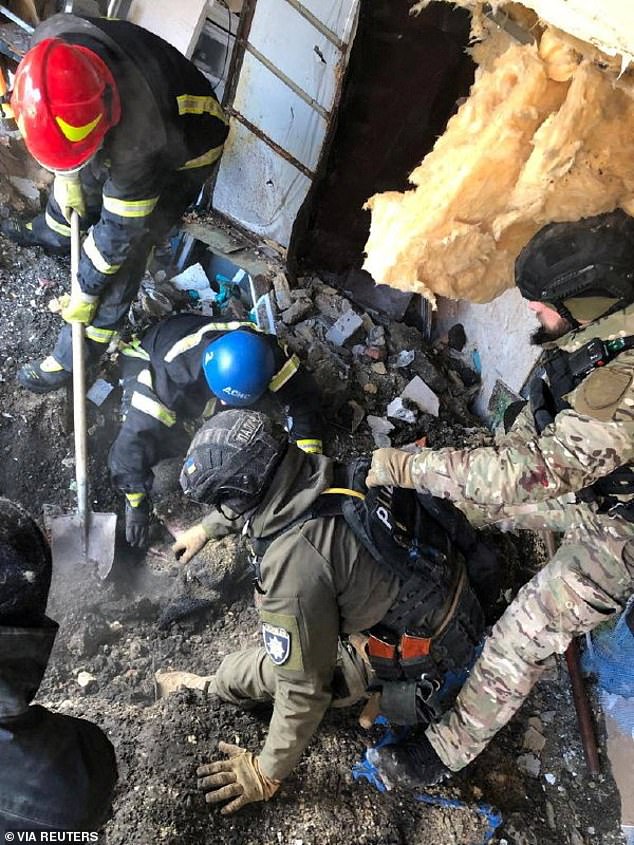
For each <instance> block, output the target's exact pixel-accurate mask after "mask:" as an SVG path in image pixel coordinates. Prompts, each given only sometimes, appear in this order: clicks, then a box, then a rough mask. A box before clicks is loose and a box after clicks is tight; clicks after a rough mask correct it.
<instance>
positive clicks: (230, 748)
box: [196, 742, 281, 816]
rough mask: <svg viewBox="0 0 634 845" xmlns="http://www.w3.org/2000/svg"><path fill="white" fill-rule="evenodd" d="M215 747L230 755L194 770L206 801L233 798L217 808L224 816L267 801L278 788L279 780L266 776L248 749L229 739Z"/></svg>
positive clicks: (210, 802)
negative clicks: (248, 805)
mask: <svg viewBox="0 0 634 845" xmlns="http://www.w3.org/2000/svg"><path fill="white" fill-rule="evenodd" d="M218 751H220V753H221V754H226V755H227V756H228V757H229V759H228V760H217V761H216V762H215V763H207V764H206V765H204V766H199V767H198V769H197V771H196V774H197V775H198V788H199V789H202V790H203V791H204V792H205V793H206V795H205V801H206V802H207V803H208V804H218V803H220V802H221V801H228V800H229V799H230V798H232V799H233V800H232V801H231V802H230V803H228V804H226V805H225V806H224V807H223V808H222V810H221V811H220V812H221V814H222V815H223V816H229V815H231V814H232V813H235V812H237V811H238V810H241V809H242V808H243V807H245V806H246V805H247V804H253V803H254V802H255V801H268V800H270V799H271V798H272V797H273V796H274V795H275V793H276V792H277V790H278V789H279V788H280V783H281V781H279V780H273V779H272V778H269V777H267V776H266V775H265V774H264V772H263V771H262V770H261V769H260V763H259V760H258V758H257V757H256V756H255V755H254V754H252V753H251V751H245V749H244V748H240V746H239V745H231V744H230V743H228V742H219V743H218Z"/></svg>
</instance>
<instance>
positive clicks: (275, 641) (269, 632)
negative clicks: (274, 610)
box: [262, 622, 291, 666]
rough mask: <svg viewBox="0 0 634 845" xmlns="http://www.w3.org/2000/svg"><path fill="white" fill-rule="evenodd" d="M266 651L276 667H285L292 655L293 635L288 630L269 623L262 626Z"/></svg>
mask: <svg viewBox="0 0 634 845" xmlns="http://www.w3.org/2000/svg"><path fill="white" fill-rule="evenodd" d="M262 639H263V640H264V649H265V651H266V653H267V654H268V656H269V657H270V658H271V660H272V661H273V663H275V665H276V666H283V665H284V664H285V663H286V661H287V660H288V658H289V657H290V653H291V634H290V631H287V630H286V628H279V627H277V626H275V625H271V624H270V623H269V622H264V623H263V624H262Z"/></svg>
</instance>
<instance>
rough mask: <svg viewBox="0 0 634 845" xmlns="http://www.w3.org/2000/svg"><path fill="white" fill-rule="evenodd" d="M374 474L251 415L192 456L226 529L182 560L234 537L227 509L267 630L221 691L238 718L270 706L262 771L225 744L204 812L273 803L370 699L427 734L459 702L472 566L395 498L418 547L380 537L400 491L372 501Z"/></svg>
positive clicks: (472, 611) (196, 542) (443, 533)
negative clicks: (307, 448) (247, 555)
mask: <svg viewBox="0 0 634 845" xmlns="http://www.w3.org/2000/svg"><path fill="white" fill-rule="evenodd" d="M366 467H367V464H364V465H363V467H362V468H361V467H357V469H359V470H360V471H359V472H357V473H354V471H353V469H351V467H350V466H349V465H342V464H337V463H336V462H335V461H333V460H331V459H329V458H327V457H324V456H322V455H317V454H306V453H304V452H302V451H301V450H299V449H297V448H296V447H295V446H294V445H293V444H289V443H288V442H287V438H286V436H285V434H284V432H282V431H281V430H277V429H276V427H275V426H274V425H273V423H272V422H271V421H270V420H269V419H268V418H267V417H266V416H264V415H263V414H260V413H257V412H254V411H237V410H232V411H225V412H223V413H220V414H218V415H217V416H215V417H214V418H213V419H211V420H209V421H208V422H207V423H205V425H204V426H203V427H202V428H201V429H200V431H199V432H198V434H197V435H196V436H195V438H194V440H193V441H192V445H191V447H190V450H189V453H188V457H187V459H186V462H185V465H184V467H183V472H182V475H181V484H182V486H183V489H184V490H185V492H186V493H187V494H189V495H191V496H192V498H194V499H196V500H198V501H202V502H205V503H208V504H211V505H213V506H214V507H216V508H218V509H219V510H220V511H221V512H222V515H219V514H218V513H217V512H212V513H210V514H209V515H208V517H206V518H205V520H203V523H202V524H201V525H198V526H194V527H193V528H191V529H190V530H189V531H187V532H185V534H183V535H182V537H181V538H180V539H179V540H178V541H177V543H176V544H175V546H174V550H175V552H176V553H177V554H178V553H181V554H182V557H181V560H182V561H184V562H186V561H187V560H189V559H190V558H191V557H192V556H193V555H194V554H195V553H196V552H197V551H199V550H200V549H201V548H202V546H203V545H204V544H205V542H206V540H207V539H208V538H209V537H212V536H217V530H218V528H219V526H220V527H221V530H222V531H223V532H224V531H226V526H227V519H226V516H227V514H226V510H227V509H229V510H230V511H231V515H232V516H233V517H234V518H235V520H234V525H235V528H236V530H237V529H238V528H242V527H243V526H244V529H243V530H244V531H245V533H246V535H247V536H248V537H249V538H250V543H251V545H252V549H253V552H254V569H255V575H256V577H257V594H256V602H257V605H258V610H259V613H260V617H261V619H262V636H263V645H262V646H260V647H253V648H249V649H246V650H243V651H240V652H236V653H234V654H231V655H229V656H228V657H226V658H225V660H224V661H223V663H222V664H221V666H220V669H219V671H218V673H217V675H216V677H215V684H214V689H215V692H216V693H217V694H218V695H219V696H220V697H221V698H223V699H224V700H226V701H229V702H232V703H235V704H246V703H248V702H266V701H272V702H273V715H272V718H271V722H270V726H269V732H268V736H267V739H266V742H265V744H264V748H263V749H262V750H261V752H260V754H259V755H258V756H257V757H255V756H253V755H252V754H251V753H250V752H247V751H244V750H242V749H240V748H238V747H236V746H228V745H226V744H224V743H221V745H220V750H221V751H225V752H226V753H227V754H229V759H228V760H225V761H219V762H215V763H211V764H209V765H207V766H203V767H202V768H201V770H199V774H200V775H201V776H202V780H201V781H200V785H201V787H202V788H203V789H204V790H205V791H207V792H208V794H207V801H209V802H210V803H216V802H220V801H224V800H226V799H233V800H232V801H231V803H230V804H228V805H227V806H226V807H225V808H224V809H223V813H231V812H235V811H236V810H238V809H240V808H241V807H242V806H244V805H245V804H248V803H250V802H253V801H261V800H268V799H269V798H271V797H272V796H273V795H274V794H275V792H276V791H277V789H278V788H279V786H280V784H281V782H282V781H283V780H284V778H285V777H286V776H287V775H288V774H289V773H290V772H291V771H292V769H293V768H294V766H295V765H296V763H297V761H298V760H299V758H300V757H301V754H302V752H303V751H304V749H305V748H306V746H307V745H308V743H309V741H310V739H311V737H312V736H313V734H314V732H315V731H316V729H317V727H318V725H319V723H320V721H321V719H322V717H323V716H324V713H325V711H326V710H327V708H328V707H329V706H331V705H335V706H337V705H338V706H343V705H347V704H353V703H355V702H356V701H360V700H361V699H363V698H364V697H365V696H366V695H367V693H368V690H376V691H377V692H381V698H380V701H379V702H378V703H379V707H380V709H381V710H382V712H384V713H385V714H386V715H387V716H388V718H391V719H392V720H393V721H395V722H397V723H400V724H411V723H413V722H419V721H420V722H422V723H424V724H427V723H428V722H429V720H431V719H434V718H437V717H439V716H440V714H441V713H442V712H443V710H444V708H446V707H448V706H449V705H450V703H451V701H452V691H451V690H448V689H447V687H446V686H445V687H444V688H443V681H444V679H445V674H446V673H447V672H448V671H449V670H459V669H463V668H464V667H465V666H468V665H469V663H470V662H471V660H472V657H473V651H474V647H475V644H476V643H477V642H478V640H479V639H480V636H481V634H482V629H483V619H482V612H481V609H480V605H479V603H478V601H477V599H476V598H475V596H474V594H473V592H472V590H471V587H470V585H469V582H468V579H467V576H466V571H465V561H464V558H463V557H462V554H461V553H460V552H459V551H458V548H457V544H454V543H452V541H451V539H450V537H449V533H448V530H446V529H445V527H444V526H443V525H442V524H441V522H439V521H437V519H436V516H438V513H439V510H438V509H439V508H441V507H442V505H439V502H438V500H431V499H430V500H429V501H428V502H427V506H428V507H427V509H426V508H424V507H423V506H421V505H420V502H419V500H418V498H417V497H416V496H415V495H414V494H409V493H408V494H407V495H406V496H402V503H403V504H404V505H407V507H408V509H409V510H408V512H407V513H406V512H402V513H401V512H400V511H396V512H397V513H398V515H399V521H401V522H403V523H404V524H405V525H406V526H411V525H413V524H414V522H417V533H416V534H415V535H413V536H409V538H407V541H404V539H405V538H404V534H402V533H401V534H399V536H398V542H401V546H398V542H395V541H393V540H390V539H389V537H390V531H389V530H388V531H387V533H385V534H382V533H381V530H380V529H379V527H378V526H379V522H380V520H381V519H383V520H384V521H386V520H387V519H389V507H390V505H392V506H394V505H395V504H396V503H395V502H392V499H391V497H392V491H389V490H384V491H373V493H372V494H369V495H368V497H367V499H366V496H365V488H363V487H362V486H361V485H358V484H357V483H356V479H358V477H359V476H361V477H364V475H365V468H366ZM355 488H357V489H355ZM403 492H405V491H398V493H399V495H400V494H402V493H403ZM399 507H400V505H399ZM403 511H405V508H403ZM386 514H387V515H388V516H387V517H386ZM452 516H454V515H453V514H452ZM355 520H356V522H355ZM353 525H355V528H354V530H353V527H352V526H353ZM364 532H365V534H366V536H368V537H369V539H368V540H367V541H364V542H361V540H360V539H359V536H358V534H359V535H361V534H363V533H364ZM396 533H397V534H398V530H397V531H396ZM405 533H407V532H405ZM472 542H473V536H470V538H469V543H472ZM390 543H392V545H390ZM469 543H467V544H466V545H468V544H469ZM397 547H398V548H399V552H398V553H394V549H395V548H397ZM389 557H391V560H388V558H389ZM379 560H383V563H380V562H379ZM453 692H454V694H455V693H457V690H455V691H453Z"/></svg>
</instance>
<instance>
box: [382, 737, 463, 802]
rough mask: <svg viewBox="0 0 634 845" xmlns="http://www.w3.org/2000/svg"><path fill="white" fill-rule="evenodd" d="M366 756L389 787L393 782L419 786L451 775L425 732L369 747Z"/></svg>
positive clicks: (413, 786)
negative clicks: (411, 738) (392, 742)
mask: <svg viewBox="0 0 634 845" xmlns="http://www.w3.org/2000/svg"><path fill="white" fill-rule="evenodd" d="M368 760H369V761H370V763H373V764H374V765H375V766H376V767H377V769H378V770H379V774H380V775H381V779H382V780H383V782H384V783H385V785H386V786H387V787H388V789H392V788H393V787H395V786H399V787H404V788H405V789H419V788H420V787H423V786H432V785H433V784H435V783H440V781H442V780H445V779H446V778H448V777H450V775H451V772H450V770H449V769H448V768H447V767H446V766H445V764H444V763H443V761H442V760H441V759H440V757H439V756H438V755H437V754H436V752H435V751H434V749H433V748H432V746H431V743H430V742H429V740H428V739H427V737H426V736H424V735H423V736H422V737H421V738H420V739H416V740H409V741H407V742H402V743H397V744H394V745H384V746H383V747H382V748H371V749H370V750H369V751H368Z"/></svg>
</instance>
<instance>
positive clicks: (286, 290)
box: [273, 273, 293, 311]
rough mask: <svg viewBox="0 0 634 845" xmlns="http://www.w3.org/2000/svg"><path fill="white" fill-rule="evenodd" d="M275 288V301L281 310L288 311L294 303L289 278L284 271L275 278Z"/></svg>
mask: <svg viewBox="0 0 634 845" xmlns="http://www.w3.org/2000/svg"><path fill="white" fill-rule="evenodd" d="M273 290H274V291H275V302H276V303H277V307H278V308H279V310H280V311H286V309H287V308H290V307H291V305H292V304H293V300H292V299H291V288H290V285H289V284H288V279H287V278H286V276H285V275H284V274H283V273H278V274H277V276H276V277H275V278H274V279H273Z"/></svg>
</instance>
